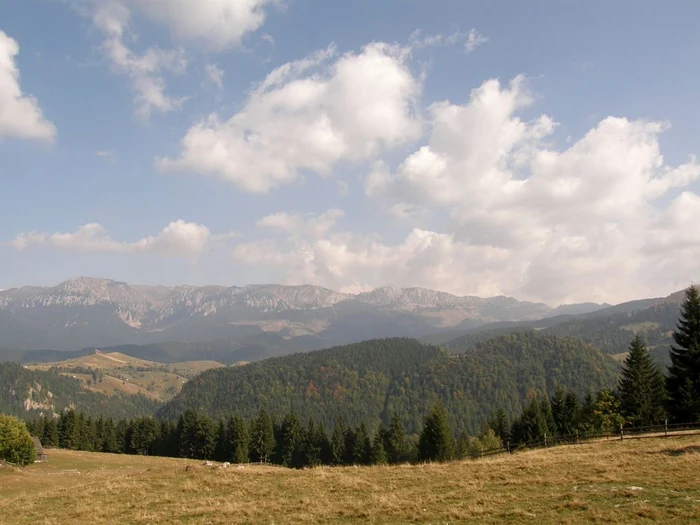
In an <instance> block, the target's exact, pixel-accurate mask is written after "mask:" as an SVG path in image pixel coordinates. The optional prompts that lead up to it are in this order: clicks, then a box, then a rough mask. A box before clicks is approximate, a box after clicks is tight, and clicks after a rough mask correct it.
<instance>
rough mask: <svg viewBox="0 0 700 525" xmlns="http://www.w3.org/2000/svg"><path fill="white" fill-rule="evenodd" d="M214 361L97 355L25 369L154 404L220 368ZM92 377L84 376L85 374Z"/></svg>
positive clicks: (29, 366)
mask: <svg viewBox="0 0 700 525" xmlns="http://www.w3.org/2000/svg"><path fill="white" fill-rule="evenodd" d="M223 366H224V365H222V364H221V363H217V362H216V361H187V362H182V363H168V364H166V363H157V362H155V361H146V360H144V359H138V358H136V357H131V356H128V355H125V354H122V353H119V352H100V351H99V350H96V351H95V352H94V353H92V354H89V355H86V356H82V357H77V358H74V359H67V360H65V361H56V362H52V363H37V364H30V365H25V367H26V368H28V369H29V370H44V371H46V370H51V369H56V370H57V371H58V372H59V373H60V374H62V375H65V376H68V377H73V378H75V379H79V380H80V382H81V383H82V385H83V388H85V389H86V390H91V391H93V392H99V393H102V394H106V395H113V394H116V393H121V394H128V395H137V394H141V395H144V396H146V397H147V398H150V399H153V400H156V401H168V400H169V399H171V398H172V397H174V396H175V395H176V394H177V393H178V392H180V390H181V389H182V385H183V384H184V383H186V382H187V381H188V380H189V379H191V378H193V377H195V376H196V375H198V374H200V373H202V372H204V371H206V370H211V369H212V368H220V367H223ZM88 371H90V372H93V373H86V372H88Z"/></svg>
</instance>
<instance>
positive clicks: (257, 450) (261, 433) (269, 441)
mask: <svg viewBox="0 0 700 525" xmlns="http://www.w3.org/2000/svg"><path fill="white" fill-rule="evenodd" d="M250 450H251V459H252V460H253V461H259V462H260V463H267V462H268V461H269V460H270V456H271V455H272V453H273V452H274V450H275V430H274V428H273V425H272V418H271V417H270V413H269V412H268V411H267V410H266V409H265V408H261V409H260V412H259V413H258V417H257V418H255V421H253V426H252V428H251V436H250Z"/></svg>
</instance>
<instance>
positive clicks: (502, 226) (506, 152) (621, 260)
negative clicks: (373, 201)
mask: <svg viewBox="0 0 700 525" xmlns="http://www.w3.org/2000/svg"><path fill="white" fill-rule="evenodd" d="M531 104H532V97H531V96H530V95H529V94H528V92H527V89H526V86H525V82H524V80H523V79H522V78H516V79H515V80H514V81H512V82H511V83H510V85H509V86H507V87H502V86H501V85H500V83H499V82H497V81H495V80H491V81H487V82H485V83H484V84H483V85H482V86H481V87H480V88H478V89H476V90H474V91H473V92H472V94H471V97H470V99H469V101H468V102H467V103H466V104H464V105H455V104H452V103H449V102H441V103H437V104H434V105H433V106H431V108H430V113H431V117H432V119H431V133H430V136H429V139H428V143H427V144H426V145H424V146H422V147H420V148H419V149H418V150H417V151H415V152H414V153H412V154H411V155H409V156H408V157H407V158H406V159H405V160H404V161H403V162H402V163H400V165H399V166H398V167H397V169H396V170H395V171H394V172H393V173H392V172H391V170H390V169H389V168H388V167H387V166H386V165H384V164H378V165H376V166H375V168H374V169H373V170H372V171H371V172H370V173H369V175H368V176H367V178H366V180H365V191H366V193H367V194H368V195H371V196H374V197H376V198H379V199H381V200H385V201H386V202H389V203H392V202H393V203H395V204H394V206H397V205H398V206H400V208H399V210H403V209H409V210H412V211H416V210H423V211H426V210H431V211H433V212H434V213H438V212H444V213H447V214H448V215H449V217H450V218H451V226H450V232H451V233H450V235H451V238H452V239H453V240H454V242H455V243H458V244H459V245H461V246H465V247H469V248H480V249H484V250H493V249H496V250H502V251H503V252H502V253H507V254H508V256H507V257H506V258H505V259H504V260H503V265H502V266H501V267H500V268H499V271H500V272H501V280H500V284H499V288H500V292H502V293H509V294H514V295H518V296H525V297H530V298H534V299H545V300H550V301H557V300H560V301H570V300H578V299H591V300H607V301H615V300H616V299H619V298H632V297H635V296H637V295H639V294H640V290H642V289H643V290H644V292H643V293H644V294H646V293H664V292H666V291H668V290H669V289H670V288H673V286H676V285H678V284H679V283H683V282H685V283H686V284H687V282H688V281H689V280H690V279H692V278H693V272H697V269H693V268H690V266H689V265H688V263H687V262H686V261H688V260H695V261H697V260H698V257H700V243H698V242H694V241H695V240H696V235H695V234H694V233H693V234H689V233H687V232H688V231H692V232H695V231H697V226H694V224H697V222H693V221H697V217H696V215H697V214H696V213H695V212H694V211H693V207H694V205H695V204H696V203H697V202H698V201H697V196H696V195H695V194H694V193H692V192H690V191H686V192H685V193H683V194H682V195H681V196H680V197H678V198H677V199H674V200H672V203H671V205H668V206H665V205H664V201H663V200H662V199H660V198H661V197H667V196H669V194H670V195H671V196H672V195H673V194H672V193H671V192H674V191H678V190H680V189H684V188H686V187H687V186H688V185H689V184H690V183H691V182H692V181H694V180H697V179H698V178H700V164H698V163H697V161H696V160H695V158H692V157H691V159H690V160H689V161H688V162H687V163H685V164H683V165H680V166H675V167H674V166H668V165H666V164H665V163H664V159H663V156H662V154H661V151H660V147H659V143H658V135H659V134H660V133H662V132H663V131H664V130H665V129H667V127H668V125H667V124H664V123H657V122H648V121H643V120H637V121H630V120H627V119H624V118H614V117H608V118H606V119H603V120H602V121H601V122H600V123H599V124H598V125H597V126H596V127H595V128H593V129H591V130H590V131H589V132H588V133H587V134H586V135H585V136H584V137H582V138H581V139H579V140H578V141H575V142H573V143H572V144H571V145H569V146H568V148H567V149H564V150H561V151H558V150H556V149H555V148H553V146H552V145H551V144H548V142H547V139H549V138H550V135H551V134H552V132H553V130H554V129H555V127H556V124H555V123H554V121H553V120H552V119H551V118H550V117H548V116H546V115H541V116H540V117H538V118H535V119H533V120H531V121H528V122H526V121H523V120H521V119H520V118H519V117H518V116H517V114H518V113H519V112H520V111H521V110H522V109H524V108H527V107H529V106H530V105H531ZM674 232H684V233H683V235H681V236H680V237H679V235H678V234H676V233H674ZM659 242H661V243H662V244H663V246H664V247H665V248H664V251H663V254H662V253H661V252H659V251H658V250H657V251H656V252H653V250H652V247H653V246H657V245H659ZM681 247H683V249H685V250H690V251H691V252H692V254H693V256H692V257H690V259H689V258H688V257H687V256H686V257H678V258H674V257H672V256H669V254H670V253H673V251H672V248H673V249H680V248H681ZM499 253H501V252H499ZM660 266H663V267H664V269H665V271H664V272H663V273H662V272H659V271H657V270H656V268H659V267H660ZM468 271H472V269H471V265H470V266H469V269H468ZM464 279H465V278H464V277H463V276H455V284H454V288H455V289H457V288H460V284H459V283H460V282H463V281H464ZM466 288H467V289H468V288H469V286H467V287H466ZM582 295H585V297H582Z"/></svg>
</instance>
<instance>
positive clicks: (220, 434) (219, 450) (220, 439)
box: [214, 419, 231, 463]
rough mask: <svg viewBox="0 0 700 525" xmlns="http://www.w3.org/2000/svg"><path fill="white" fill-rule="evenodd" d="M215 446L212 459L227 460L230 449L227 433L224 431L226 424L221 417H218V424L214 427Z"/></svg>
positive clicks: (229, 455)
mask: <svg viewBox="0 0 700 525" xmlns="http://www.w3.org/2000/svg"><path fill="white" fill-rule="evenodd" d="M216 436H217V437H216V448H215V450H214V459H215V460H216V461H220V462H222V463H223V462H224V461H228V460H229V458H230V457H231V449H230V447H229V444H230V442H229V439H228V433H227V432H226V424H225V423H224V420H223V419H219V424H218V425H217V429H216Z"/></svg>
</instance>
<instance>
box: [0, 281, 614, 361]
mask: <svg viewBox="0 0 700 525" xmlns="http://www.w3.org/2000/svg"><path fill="white" fill-rule="evenodd" d="M604 306H605V305H595V304H592V303H587V304H583V305H566V306H565V308H567V309H571V308H574V309H575V310H577V311H579V310H581V309H583V310H584V311H595V310H596V309H598V308H603V307H604ZM558 308H561V307H558ZM558 308H552V307H550V306H548V305H546V304H544V303H533V302H528V301H518V300H517V299H514V298H512V297H506V296H497V297H489V298H480V297H476V296H468V295H467V296H457V295H453V294H449V293H447V292H441V291H437V290H430V289H427V288H419V287H412V288H398V287H391V286H387V287H382V288H377V289H375V290H371V291H368V292H362V293H358V294H348V293H341V292H336V291H333V290H329V289H327V288H323V287H320V286H314V285H299V286H286V285H279V284H254V285H247V286H231V287H226V286H217V285H209V286H188V285H182V286H172V287H168V286H146V285H129V284H127V283H125V282H121V281H115V280H111V279H105V278H94V277H78V278H75V279H70V280H67V281H64V282H62V283H59V284H58V285H56V286H51V287H37V286H24V287H21V288H11V289H8V290H4V291H0V347H7V348H16V349H34V348H57V349H61V350H68V349H71V350H74V349H76V348H82V347H89V346H94V347H104V346H111V345H121V344H150V343H156V342H165V341H182V342H195V341H205V340H217V339H219V340H220V339H226V338H233V339H238V338H241V337H249V336H251V335H254V334H259V333H265V332H273V333H278V334H280V335H281V336H282V337H284V338H287V339H289V338H294V337H299V336H309V337H323V338H324V341H326V340H327V341H328V342H331V343H338V344H341V343H347V342H351V341H353V340H359V339H368V338H376V337H390V336H397V335H402V336H404V335H405V336H411V337H413V336H420V335H422V334H424V333H427V332H429V331H430V330H434V329H442V328H446V327H453V326H458V325H460V324H465V323H466V325H468V326H470V327H471V326H478V325H480V324H485V323H489V322H498V321H521V320H534V319H540V318H543V317H547V316H549V315H558V313H559V309H558ZM358 337H359V339H358Z"/></svg>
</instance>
